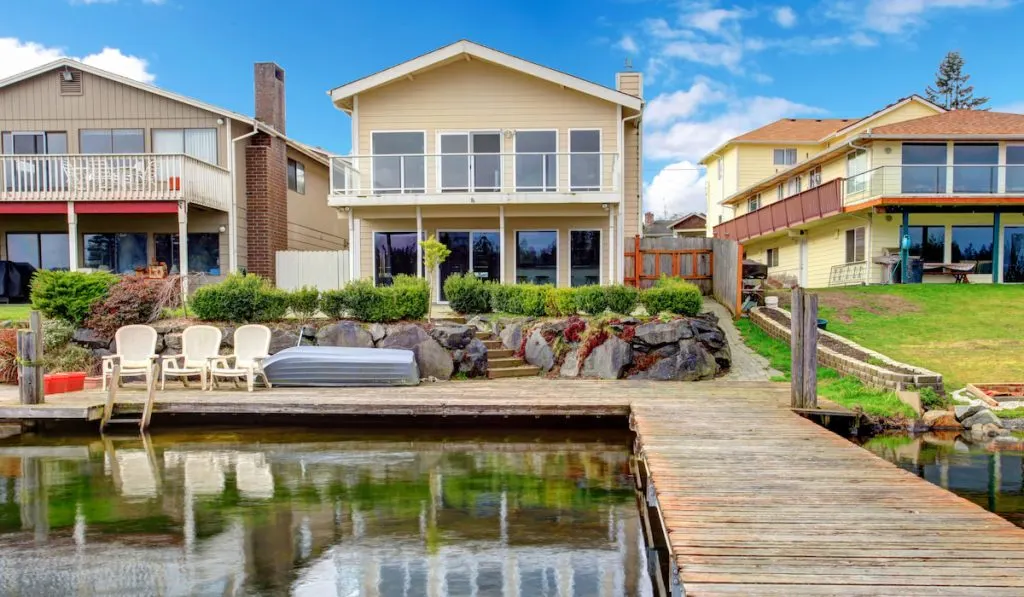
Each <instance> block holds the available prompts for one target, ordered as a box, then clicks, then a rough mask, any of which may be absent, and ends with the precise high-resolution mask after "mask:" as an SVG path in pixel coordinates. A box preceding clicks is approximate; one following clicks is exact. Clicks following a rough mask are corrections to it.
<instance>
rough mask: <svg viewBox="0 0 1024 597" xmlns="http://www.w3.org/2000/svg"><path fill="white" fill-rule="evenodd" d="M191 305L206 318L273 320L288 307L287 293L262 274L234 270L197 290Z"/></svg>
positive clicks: (198, 313) (243, 320)
mask: <svg viewBox="0 0 1024 597" xmlns="http://www.w3.org/2000/svg"><path fill="white" fill-rule="evenodd" d="M189 306H190V307H191V308H192V312H193V313H195V315H196V317H198V318H199V319H203V320H206V321H231V322H252V321H273V320H275V319H281V318H283V317H284V314H285V312H286V311H287V310H288V293H286V292H284V291H283V290H278V289H276V288H274V287H272V286H271V285H270V283H269V282H267V281H266V280H264V279H263V278H261V277H259V276H255V275H248V276H246V275H241V274H231V275H230V276H228V277H227V279H225V280H224V281H223V282H221V283H219V284H210V285H209V286H203V287H202V288H200V289H198V290H196V292H195V294H194V295H193V296H192V300H191V301H190V302H189Z"/></svg>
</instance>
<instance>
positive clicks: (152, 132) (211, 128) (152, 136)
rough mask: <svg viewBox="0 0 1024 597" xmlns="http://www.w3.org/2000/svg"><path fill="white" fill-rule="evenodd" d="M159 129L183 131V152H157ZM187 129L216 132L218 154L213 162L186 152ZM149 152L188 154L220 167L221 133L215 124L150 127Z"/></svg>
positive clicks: (231, 165) (215, 145)
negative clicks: (218, 132)
mask: <svg viewBox="0 0 1024 597" xmlns="http://www.w3.org/2000/svg"><path fill="white" fill-rule="evenodd" d="M157 131H179V132H180V133H181V153H180V154H177V153H156V152H154V151H153V148H154V147H156V142H155V141H156V137H155V136H156V133H157ZM185 131H213V133H214V134H213V136H214V138H215V139H216V142H215V143H214V144H213V147H214V151H216V152H217V155H215V156H214V160H213V161H212V162H207V161H206V160H204V159H202V158H198V157H196V156H193V155H189V154H187V153H185ZM149 153H151V154H153V155H184V156H188V157H190V158H192V159H194V160H199V161H200V162H203V163H205V164H211V165H214V166H218V167H220V158H221V155H220V135H218V134H217V127H215V126H185V127H178V128H175V127H173V126H171V127H154V128H151V129H149ZM229 166H230V167H234V164H229Z"/></svg>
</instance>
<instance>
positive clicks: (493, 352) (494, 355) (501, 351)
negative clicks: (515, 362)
mask: <svg viewBox="0 0 1024 597" xmlns="http://www.w3.org/2000/svg"><path fill="white" fill-rule="evenodd" d="M515 353H516V351H514V350H512V349H511V348H488V349H487V358H488V359H489V360H491V361H493V360H494V359H505V358H508V357H510V356H512V355H514V354H515Z"/></svg>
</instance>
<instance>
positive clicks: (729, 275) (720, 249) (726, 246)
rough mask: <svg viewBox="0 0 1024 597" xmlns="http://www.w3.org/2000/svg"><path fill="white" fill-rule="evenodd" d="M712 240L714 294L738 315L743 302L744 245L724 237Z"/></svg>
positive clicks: (735, 315) (734, 314)
mask: <svg viewBox="0 0 1024 597" xmlns="http://www.w3.org/2000/svg"><path fill="white" fill-rule="evenodd" d="M711 240H712V242H711V247H712V251H713V254H714V266H715V267H714V272H713V273H712V295H713V296H714V297H715V299H716V300H717V301H718V302H720V303H722V304H723V305H725V306H726V307H727V308H728V309H729V311H731V312H732V314H733V316H734V317H738V316H739V314H740V307H741V305H742V304H743V280H742V274H743V245H741V244H739V243H737V242H736V241H732V240H726V239H724V238H716V239H711Z"/></svg>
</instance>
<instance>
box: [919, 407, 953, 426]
mask: <svg viewBox="0 0 1024 597" xmlns="http://www.w3.org/2000/svg"><path fill="white" fill-rule="evenodd" d="M921 421H922V422H923V423H924V424H925V425H927V426H928V427H929V428H931V429H951V430H952V429H963V428H964V426H963V425H961V424H960V421H957V420H956V414H955V413H952V412H950V411H948V410H930V411H928V412H926V413H924V416H922V417H921Z"/></svg>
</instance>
